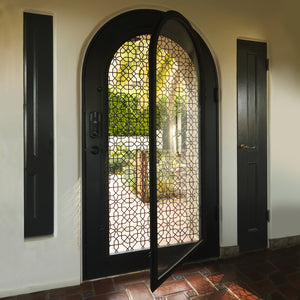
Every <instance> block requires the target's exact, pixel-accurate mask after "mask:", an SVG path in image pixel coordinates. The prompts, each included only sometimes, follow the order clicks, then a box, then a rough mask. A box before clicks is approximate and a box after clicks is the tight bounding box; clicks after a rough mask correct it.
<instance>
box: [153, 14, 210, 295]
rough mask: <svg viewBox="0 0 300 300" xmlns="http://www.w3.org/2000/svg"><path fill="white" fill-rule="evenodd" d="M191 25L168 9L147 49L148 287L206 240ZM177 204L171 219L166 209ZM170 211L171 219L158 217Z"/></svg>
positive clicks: (198, 92) (195, 58)
mask: <svg viewBox="0 0 300 300" xmlns="http://www.w3.org/2000/svg"><path fill="white" fill-rule="evenodd" d="M195 40H196V38H195V37H194V31H193V29H192V28H191V26H190V24H189V23H188V22H187V20H185V19H184V18H183V16H181V15H180V14H178V13H176V12H172V11H171V12H167V13H165V16H164V17H163V18H162V20H161V21H160V23H159V24H158V26H157V27H156V30H155V31H154V33H153V34H152V37H151V41H150V48H149V102H150V105H149V107H150V151H149V156H150V223H151V228H150V229H151V231H150V232H151V260H152V264H151V290H152V291H153V290H155V289H156V288H157V287H158V286H159V285H160V284H161V283H162V282H163V281H164V280H165V279H166V278H167V277H168V276H169V275H170V272H171V271H172V270H173V269H174V268H175V267H176V266H177V265H178V264H179V263H180V262H181V261H182V260H183V259H184V258H185V257H186V256H187V255H189V254H190V253H191V252H193V250H195V249H196V248H198V247H199V246H200V245H201V244H203V242H204V241H205V233H204V230H203V226H202V224H203V223H204V220H203V218H204V214H203V213H202V212H203V207H202V180H201V178H202V174H201V173H202V172H201V165H202V164H201V159H202V151H201V148H202V143H201V135H202V134H201V131H202V127H203V126H202V123H203V120H202V117H201V114H202V113H201V98H202V96H201V94H202V91H201V89H200V76H201V74H200V73H199V69H200V68H199V61H198V57H199V52H198V49H197V44H196V43H195ZM175 207H176V208H177V211H178V214H179V215H178V216H177V218H176V220H175V221H174V215H172V214H171V212H172V211H173V210H174V208H175ZM168 212H169V214H170V219H168V218H167V219H166V218H163V217H162V216H165V215H166V214H168Z"/></svg>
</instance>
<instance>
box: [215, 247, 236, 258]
mask: <svg viewBox="0 0 300 300" xmlns="http://www.w3.org/2000/svg"><path fill="white" fill-rule="evenodd" d="M239 254H240V249H239V246H229V247H220V258H228V257H235V256H238V255H239Z"/></svg>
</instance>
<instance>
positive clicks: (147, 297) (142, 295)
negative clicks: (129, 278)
mask: <svg viewBox="0 0 300 300" xmlns="http://www.w3.org/2000/svg"><path fill="white" fill-rule="evenodd" d="M126 290H127V292H128V294H129V295H130V296H131V298H132V299H134V300H140V299H143V300H152V299H153V297H152V293H151V292H150V290H149V289H148V287H147V286H146V284H145V283H143V282H141V283H135V284H129V285H127V286H126Z"/></svg>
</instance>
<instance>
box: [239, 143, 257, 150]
mask: <svg viewBox="0 0 300 300" xmlns="http://www.w3.org/2000/svg"><path fill="white" fill-rule="evenodd" d="M240 148H241V149H242V150H244V149H248V150H255V149H256V147H255V146H248V145H245V144H241V145H240Z"/></svg>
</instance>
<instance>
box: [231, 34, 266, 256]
mask: <svg viewBox="0 0 300 300" xmlns="http://www.w3.org/2000/svg"><path fill="white" fill-rule="evenodd" d="M237 46H238V60H237V63H238V70H237V72H238V73H237V78H238V240H239V247H240V250H241V251H245V250H254V249H259V248H265V247H266V246H267V219H266V215H267V100H266V61H267V58H266V44H265V43H259V42H250V41H243V40H238V43H237Z"/></svg>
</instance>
